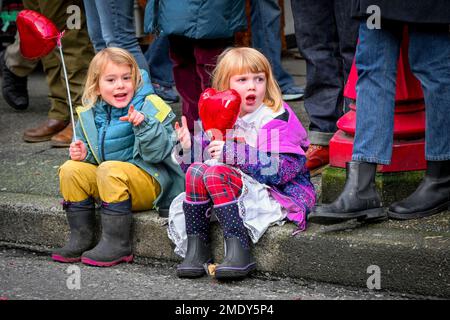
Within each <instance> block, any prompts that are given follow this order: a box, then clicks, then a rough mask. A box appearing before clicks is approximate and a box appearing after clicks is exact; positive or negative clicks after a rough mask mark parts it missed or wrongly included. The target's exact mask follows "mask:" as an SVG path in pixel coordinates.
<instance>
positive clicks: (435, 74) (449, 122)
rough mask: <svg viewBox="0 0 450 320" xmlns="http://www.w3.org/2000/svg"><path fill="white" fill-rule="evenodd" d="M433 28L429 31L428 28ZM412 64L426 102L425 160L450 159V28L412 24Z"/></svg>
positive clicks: (410, 58)
mask: <svg viewBox="0 0 450 320" xmlns="http://www.w3.org/2000/svg"><path fill="white" fill-rule="evenodd" d="M428 28H429V29H428ZM409 34H410V41H409V61H410V65H411V70H412V72H413V73H414V75H415V76H416V77H417V78H418V79H419V80H420V82H421V84H422V89H423V93H424V99H425V112H426V130H425V157H426V159H427V160H431V161H443V160H449V159H450V144H449V141H450V116H449V114H450V59H449V57H450V34H449V32H448V25H442V26H439V27H437V26H430V27H428V26H423V25H409Z"/></svg>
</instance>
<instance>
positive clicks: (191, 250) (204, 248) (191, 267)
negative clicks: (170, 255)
mask: <svg viewBox="0 0 450 320" xmlns="http://www.w3.org/2000/svg"><path fill="white" fill-rule="evenodd" d="M187 241H188V247H187V251H186V257H185V258H184V260H183V262H182V263H181V264H180V265H178V266H177V276H178V277H180V278H198V277H201V276H203V275H205V274H206V271H205V267H204V264H205V263H206V264H208V263H212V260H213V259H212V257H211V247H210V245H209V244H205V243H204V242H203V241H202V240H201V239H200V237H199V236H198V235H188V240H187Z"/></svg>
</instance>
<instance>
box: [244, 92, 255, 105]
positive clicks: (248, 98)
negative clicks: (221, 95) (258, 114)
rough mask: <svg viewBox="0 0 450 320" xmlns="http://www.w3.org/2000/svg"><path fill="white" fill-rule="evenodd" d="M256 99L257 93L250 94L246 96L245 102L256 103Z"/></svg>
mask: <svg viewBox="0 0 450 320" xmlns="http://www.w3.org/2000/svg"><path fill="white" fill-rule="evenodd" d="M255 101H256V95H254V94H249V95H248V96H246V97H245V102H246V103H247V104H254V103H255Z"/></svg>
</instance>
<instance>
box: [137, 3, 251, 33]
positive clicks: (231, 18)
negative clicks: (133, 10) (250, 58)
mask: <svg viewBox="0 0 450 320" xmlns="http://www.w3.org/2000/svg"><path fill="white" fill-rule="evenodd" d="M246 28H247V18H246V16H245V0H149V1H148V2H147V6H146V7H145V18H144V30H145V32H148V33H158V32H161V33H162V34H164V35H171V34H173V35H179V36H185V37H188V38H192V39H218V38H230V37H233V36H234V34H235V32H236V31H239V30H243V29H246Z"/></svg>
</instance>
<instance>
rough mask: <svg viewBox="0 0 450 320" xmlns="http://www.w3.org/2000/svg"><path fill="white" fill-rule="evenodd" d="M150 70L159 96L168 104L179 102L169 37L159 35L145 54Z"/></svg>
mask: <svg viewBox="0 0 450 320" xmlns="http://www.w3.org/2000/svg"><path fill="white" fill-rule="evenodd" d="M144 56H145V58H146V59H147V62H148V66H149V69H150V76H151V78H152V83H153V88H154V89H155V92H156V94H157V95H158V96H160V97H161V98H162V99H163V100H164V101H166V102H167V103H174V102H178V101H179V97H178V95H177V93H176V92H175V90H174V89H173V88H172V87H173V86H174V84H175V83H174V81H173V75H172V61H170V58H169V39H168V37H167V36H164V35H159V36H158V37H156V38H155V39H154V40H153V42H152V43H151V44H150V46H149V47H148V49H147V51H146V52H145V53H144Z"/></svg>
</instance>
